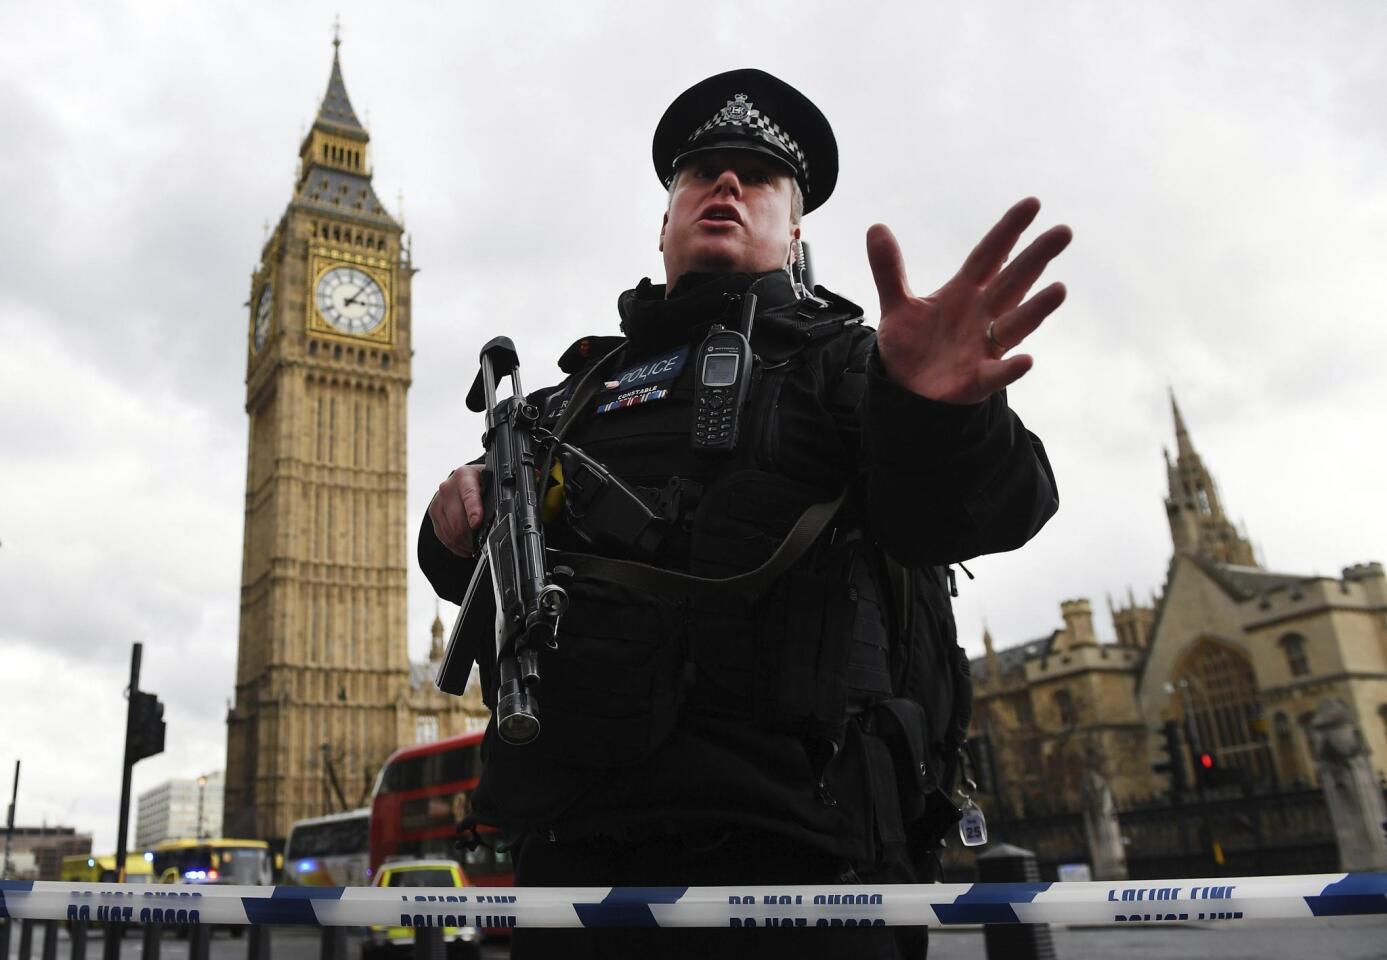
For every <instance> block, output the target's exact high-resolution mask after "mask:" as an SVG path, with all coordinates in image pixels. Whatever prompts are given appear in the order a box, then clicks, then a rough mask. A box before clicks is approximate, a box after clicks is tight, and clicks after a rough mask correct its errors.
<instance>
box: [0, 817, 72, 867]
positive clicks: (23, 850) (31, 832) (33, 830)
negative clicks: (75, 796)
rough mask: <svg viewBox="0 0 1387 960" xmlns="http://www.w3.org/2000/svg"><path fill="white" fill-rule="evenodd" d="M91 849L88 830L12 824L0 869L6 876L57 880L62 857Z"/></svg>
mask: <svg viewBox="0 0 1387 960" xmlns="http://www.w3.org/2000/svg"><path fill="white" fill-rule="evenodd" d="M91 852H92V836H91V834H90V833H78V832H77V828H76V827H47V826H42V827H15V828H14V831H13V833H12V834H11V835H10V843H9V862H8V863H7V864H6V863H0V873H3V879H6V880H57V879H58V878H59V874H60V873H61V871H62V866H63V857H72V856H76V855H77V854H90V853H91Z"/></svg>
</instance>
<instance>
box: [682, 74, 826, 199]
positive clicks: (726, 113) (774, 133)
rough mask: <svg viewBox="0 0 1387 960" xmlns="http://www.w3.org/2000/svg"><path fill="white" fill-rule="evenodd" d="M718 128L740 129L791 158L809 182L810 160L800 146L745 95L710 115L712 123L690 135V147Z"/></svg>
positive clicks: (709, 122) (806, 181) (740, 95)
mask: <svg viewBox="0 0 1387 960" xmlns="http://www.w3.org/2000/svg"><path fill="white" fill-rule="evenodd" d="M719 127H741V128H743V129H746V130H748V131H749V132H751V133H752V135H753V136H755V137H757V138H759V139H761V140H764V141H766V142H767V143H769V144H770V145H771V146H773V147H776V148H777V149H779V150H781V151H783V152H784V153H786V154H787V155H788V156H791V157H794V159H795V163H796V164H798V166H799V170H800V174H801V175H802V176H803V177H804V182H805V183H806V184H808V183H809V161H808V159H806V158H805V156H804V150H802V149H801V148H800V145H799V143H798V142H796V140H795V138H794V137H792V136H790V134H789V133H787V132H786V131H785V129H784V128H783V127H781V126H780V124H778V123H776V122H775V121H774V120H772V119H771V118H770V117H768V116H766V115H765V114H764V113H762V112H761V111H760V110H757V109H756V107H755V106H753V105H752V103H751V101H749V100H747V99H746V96H745V94H739V95H738V96H737V98H736V99H733V100H729V101H727V104H726V105H725V106H724V107H723V108H722V109H721V110H719V111H718V112H717V113H715V114H713V118H712V119H711V120H709V121H708V122H707V123H705V124H703V126H701V127H699V128H698V129H697V130H695V131H694V132H693V133H692V134H690V136H689V144H690V145H692V144H693V143H694V141H696V140H698V139H699V138H700V137H702V136H703V135H704V134H705V133H707V132H708V131H710V130H714V129H717V128H719Z"/></svg>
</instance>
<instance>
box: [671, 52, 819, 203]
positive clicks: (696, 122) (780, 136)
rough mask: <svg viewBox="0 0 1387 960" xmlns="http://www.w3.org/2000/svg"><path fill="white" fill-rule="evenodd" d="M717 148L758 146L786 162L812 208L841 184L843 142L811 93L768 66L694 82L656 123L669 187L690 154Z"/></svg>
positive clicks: (755, 147) (736, 71)
mask: <svg viewBox="0 0 1387 960" xmlns="http://www.w3.org/2000/svg"><path fill="white" fill-rule="evenodd" d="M712 150H751V151H754V152H756V153H761V154H764V155H766V156H769V157H774V158H775V159H776V160H779V161H780V162H781V163H783V164H784V165H785V166H786V167H788V168H789V170H790V172H791V173H793V174H794V176H795V179H796V180H798V181H799V187H800V190H801V191H803V193H804V212H805V213H808V212H809V211H810V210H813V209H814V208H815V207H818V206H821V205H822V204H823V202H824V201H825V200H827V199H828V197H829V194H831V193H832V192H833V187H834V184H836V183H837V182H838V141H837V140H835V139H834V137H833V128H832V127H830V126H829V125H828V120H827V118H825V117H824V115H823V113H821V112H820V111H819V108H818V107H816V106H814V104H813V102H812V101H810V99H809V98H808V97H806V96H805V95H804V94H802V93H800V92H799V91H798V90H796V89H795V88H794V87H792V86H790V85H789V84H788V83H786V82H785V81H783V80H780V79H778V78H776V77H773V76H771V75H770V74H769V73H766V72H765V71H764V70H754V69H745V70H729V71H728V72H727V73H720V74H718V75H717V76H715V77H709V78H708V79H707V80H703V81H700V82H699V83H696V84H694V85H693V86H692V87H690V88H689V89H687V90H685V91H684V92H683V93H681V94H680V95H679V96H678V97H676V98H675V99H674V102H673V103H671V104H670V105H669V109H667V110H665V115H664V116H663V117H661V118H660V122H659V124H658V125H657V126H656V127H655V142H654V144H653V146H652V150H651V152H652V154H653V156H654V159H655V173H656V175H657V176H658V177H659V178H660V182H661V183H662V184H664V185H665V187H668V186H669V185H670V183H671V181H673V179H674V172H675V171H676V170H677V169H678V168H679V164H680V163H681V162H683V161H684V159H685V158H687V157H689V156H692V155H694V154H697V153H706V152H709V151H712Z"/></svg>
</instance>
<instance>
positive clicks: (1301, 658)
mask: <svg viewBox="0 0 1387 960" xmlns="http://www.w3.org/2000/svg"><path fill="white" fill-rule="evenodd" d="M1281 649H1282V650H1284V651H1285V653H1286V666H1288V667H1289V668H1290V670H1291V676H1293V677H1303V676H1305V675H1306V674H1308V673H1309V672H1310V658H1309V657H1308V656H1307V655H1306V653H1305V638H1304V637H1302V636H1301V635H1300V634H1298V633H1288V634H1286V635H1285V636H1284V637H1282V638H1281Z"/></svg>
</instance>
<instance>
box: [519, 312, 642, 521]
mask: <svg viewBox="0 0 1387 960" xmlns="http://www.w3.org/2000/svg"><path fill="white" fill-rule="evenodd" d="M625 349H626V341H624V340H623V341H622V342H621V343H619V344H617V345H616V346H615V347H613V348H612V349H611V350H610V351H609V352H608V353H607V354H605V355H604V356H603V357H602V359H600V360H598V361H597V362H596V363H593V364H589V365H588V368H587V370H586V371H585V372H584V373H583V375H582V376H581V377H579V378H578V383H577V384H576V385H575V386H574V388H573V396H572V397H570V398H569V401H568V406H567V407H566V408H565V409H564V412H563V413H562V414H561V415H560V416H559V419H558V421H557V422H556V423H555V424H554V429H553V430H550V431H549V434H550V436H549V442H548V444H547V446H548V449H547V450H545V452H544V460H543V461H542V462H541V463H540V464H539V490H538V491H537V494H536V495H537V496H538V497H539V502H540V503H543V502H544V498H545V496H546V495H547V494H548V493H549V471H550V470H552V469H553V467H554V455H555V454H556V453H557V452H558V449H559V444H561V443H562V442H563V438H564V436H565V435H566V434H567V433H568V431H569V428H571V427H572V426H573V421H574V420H576V419H578V414H579V413H580V412H581V411H582V410H584V409H586V408H587V405H588V404H589V403H591V402H592V401H593V398H595V397H596V396H597V394H598V393H600V392H601V390H602V384H603V383H604V382H605V381H603V379H602V376H601V374H602V372H603V371H604V370H605V369H606V367H607V365H608V364H609V363H611V362H612V361H613V360H614V359H616V357H617V355H618V354H619V353H621V351H623V350H625Z"/></svg>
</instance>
